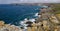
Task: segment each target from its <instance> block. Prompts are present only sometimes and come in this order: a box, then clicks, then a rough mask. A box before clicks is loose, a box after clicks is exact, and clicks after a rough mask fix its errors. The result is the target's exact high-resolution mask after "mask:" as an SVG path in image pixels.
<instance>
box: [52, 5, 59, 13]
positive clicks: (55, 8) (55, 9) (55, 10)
mask: <svg viewBox="0 0 60 31" xmlns="http://www.w3.org/2000/svg"><path fill="white" fill-rule="evenodd" d="M52 10H53V11H54V13H55V14H60V4H52Z"/></svg>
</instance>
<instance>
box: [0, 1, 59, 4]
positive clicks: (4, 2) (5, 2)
mask: <svg viewBox="0 0 60 31" xmlns="http://www.w3.org/2000/svg"><path fill="white" fill-rule="evenodd" d="M51 2H52V3H59V2H60V0H0V4H10V3H51Z"/></svg>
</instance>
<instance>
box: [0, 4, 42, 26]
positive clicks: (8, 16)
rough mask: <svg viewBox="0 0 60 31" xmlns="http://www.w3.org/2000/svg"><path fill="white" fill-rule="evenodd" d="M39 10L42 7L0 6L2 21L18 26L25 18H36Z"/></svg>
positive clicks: (0, 18)
mask: <svg viewBox="0 0 60 31" xmlns="http://www.w3.org/2000/svg"><path fill="white" fill-rule="evenodd" d="M39 8H41V6H32V5H10V4H0V20H3V21H4V22H5V23H6V24H14V25H17V26H18V25H20V24H19V21H22V20H24V19H25V18H36V16H35V14H36V13H37V12H39V11H40V10H39Z"/></svg>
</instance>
